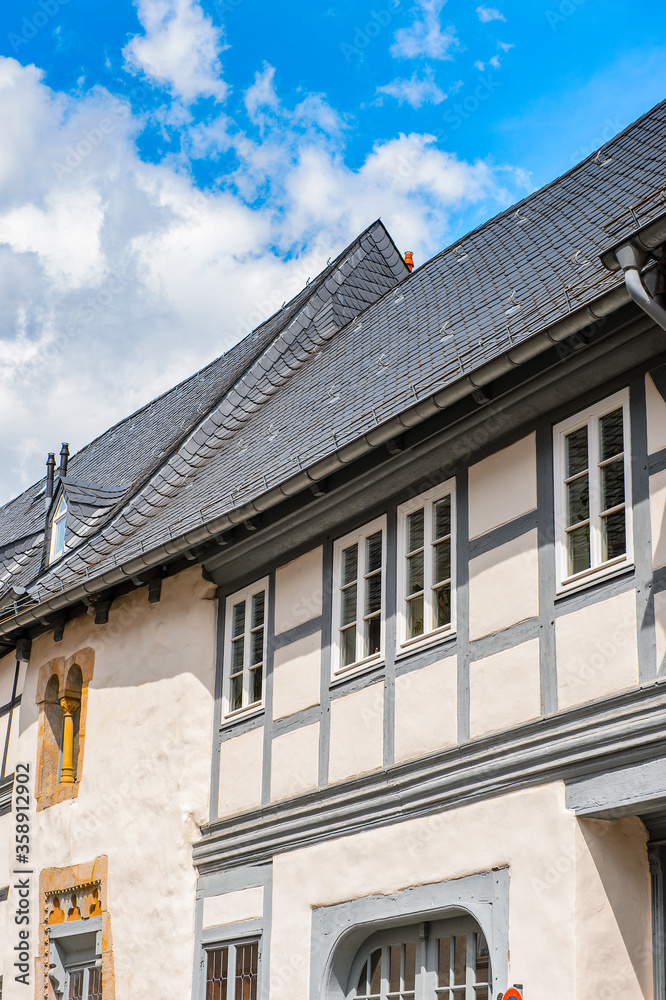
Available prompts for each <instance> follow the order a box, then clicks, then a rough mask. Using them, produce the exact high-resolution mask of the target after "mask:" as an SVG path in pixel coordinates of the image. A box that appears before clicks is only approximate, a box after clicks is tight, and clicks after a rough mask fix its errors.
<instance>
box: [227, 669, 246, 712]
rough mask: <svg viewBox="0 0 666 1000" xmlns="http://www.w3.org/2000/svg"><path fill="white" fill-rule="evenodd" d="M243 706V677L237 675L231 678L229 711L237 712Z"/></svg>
mask: <svg viewBox="0 0 666 1000" xmlns="http://www.w3.org/2000/svg"><path fill="white" fill-rule="evenodd" d="M242 705H243V675H242V674H237V675H236V676H235V677H232V678H231V684H230V691H229V710H230V711H231V712H235V711H236V709H237V708H241V707H242Z"/></svg>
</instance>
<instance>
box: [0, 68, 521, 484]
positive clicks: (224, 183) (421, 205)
mask: <svg viewBox="0 0 666 1000" xmlns="http://www.w3.org/2000/svg"><path fill="white" fill-rule="evenodd" d="M262 72H264V73H265V72H266V71H265V70H264V71H262ZM254 94H255V97H256V103H255V105H254V106H255V108H256V109H259V107H260V106H261V105H260V101H259V94H258V91H255V92H254ZM266 94H268V96H269V97H270V92H269V91H268V90H267V91H266V93H265V95H264V105H263V107H264V109H265V108H266V103H265V101H266V99H267V98H266ZM269 104H270V100H269ZM268 112H270V114H269V113H268ZM268 112H266V111H265V112H264V113H265V123H266V124H265V128H264V132H263V136H262V135H259V134H258V130H257V129H256V128H254V130H253V131H252V132H250V131H243V130H241V129H239V127H238V124H237V123H235V122H233V121H231V120H230V119H228V118H226V117H225V116H223V115H220V117H219V118H218V119H214V120H212V121H210V122H207V123H206V124H205V125H202V124H194V123H191V122H189V123H188V120H187V118H185V119H184V125H183V133H182V134H183V137H184V141H183V147H184V149H185V154H184V156H186V155H191V156H195V155H196V156H204V155H207V153H208V151H213V152H215V151H219V150H222V149H227V150H233V151H234V153H235V155H236V157H237V159H238V163H239V165H238V169H237V170H236V172H235V173H234V174H233V175H228V176H221V177H220V179H219V186H217V187H215V188H214V189H213V190H211V191H209V192H208V193H202V192H201V191H198V190H197V188H196V187H195V186H194V184H193V182H192V179H191V176H190V174H189V172H188V170H187V169H186V167H187V159H186V158H181V159H180V160H178V161H175V160H174V162H173V163H172V162H171V161H166V160H165V161H164V162H163V163H161V164H157V165H155V164H150V163H145V162H143V161H142V160H141V158H140V155H139V153H138V151H137V147H136V143H135V140H136V137H137V135H138V133H139V132H140V130H141V128H142V127H143V124H144V123H143V122H142V121H141V120H140V119H136V118H134V117H133V116H132V115H131V113H130V111H129V108H128V106H127V105H125V104H124V103H123V102H122V101H119V100H117V99H116V98H114V97H113V96H112V95H110V94H109V93H108V92H106V91H105V90H103V89H101V88H98V89H96V90H93V91H91V92H90V93H88V94H85V95H83V96H73V95H65V94H60V93H56V92H54V91H52V90H50V89H49V88H48V87H47V86H46V85H45V84H44V82H43V80H42V79H41V76H40V74H39V72H38V71H37V70H35V68H34V67H23V66H21V65H20V64H19V63H18V62H16V61H15V60H12V59H2V58H0V134H2V135H3V136H4V137H5V139H4V141H3V143H2V144H0V181H1V183H0V501H1V499H6V498H8V497H9V496H12V495H15V494H16V493H18V492H19V491H20V490H21V489H22V488H24V487H25V486H26V485H27V484H28V483H29V482H31V481H33V480H34V479H36V478H37V477H38V476H39V475H41V474H42V472H43V466H44V461H45V459H46V453H47V451H54V450H56V451H57V450H58V448H59V444H60V442H61V441H63V440H68V441H70V443H71V445H72V448H73V449H78V448H80V447H81V446H82V445H83V444H84V443H85V442H86V441H88V440H90V439H91V438H92V437H94V436H95V435H96V434H98V433H100V432H101V431H103V430H104V429H105V428H106V427H108V426H109V425H110V424H112V423H113V422H115V421H116V420H118V419H121V418H122V417H123V416H125V415H127V414H128V413H130V412H131V411H132V410H133V409H134V408H136V407H137V406H139V405H141V404H143V403H145V402H147V401H148V400H149V399H151V398H152V397H153V396H154V395H156V394H157V393H159V392H161V391H163V390H165V389H167V388H169V387H170V386H171V385H173V384H174V383H175V382H176V381H178V380H179V379H181V378H184V377H186V376H187V375H189V374H190V373H191V372H192V371H194V370H196V369H197V368H198V367H200V366H201V365H202V364H204V363H206V362H207V361H208V360H210V359H211V358H213V357H215V356H217V355H219V354H220V353H222V352H223V351H224V350H226V349H227V348H228V347H229V346H231V344H233V343H235V342H236V341H237V340H238V339H239V338H240V336H242V335H243V334H244V333H246V332H248V331H249V330H250V329H252V327H254V326H255V325H257V324H258V323H259V322H261V320H263V319H265V318H266V316H268V315H269V314H270V313H271V312H273V311H274V310H275V309H277V308H279V306H280V305H281V303H282V302H283V301H284V300H285V299H288V298H290V297H291V296H292V295H293V294H295V293H296V292H297V291H298V290H299V289H300V288H301V287H302V285H303V284H304V282H305V280H306V278H308V277H309V276H313V275H315V274H316V273H317V272H318V271H319V270H321V268H322V267H323V266H324V265H325V263H326V259H327V257H328V256H330V255H333V254H335V253H338V252H339V251H340V250H341V249H342V248H343V247H344V246H345V245H346V244H347V243H348V242H350V241H351V240H352V239H353V238H354V237H355V236H356V235H357V234H358V233H359V232H360V231H361V230H362V229H363V228H365V227H366V226H367V225H368V224H369V223H370V222H371V221H372V220H373V219H375V218H377V217H378V216H380V215H381V217H382V218H383V220H384V222H385V224H386V225H387V227H388V228H389V230H390V231H391V233H392V235H393V236H394V238H395V239H396V241H397V243H398V245H399V246H408V245H409V246H410V249H412V250H414V251H415V252H416V254H417V259H419V260H421V261H422V260H424V259H426V258H427V257H428V256H430V255H431V254H432V253H433V252H435V251H436V250H437V249H439V248H440V247H441V246H443V245H444V244H445V243H446V241H447V239H448V238H449V235H450V219H451V218H454V219H455V220H456V225H457V224H458V220H459V218H460V215H461V213H464V211H465V210H466V209H467V208H469V207H470V206H472V207H474V208H475V210H477V209H478V211H479V212H483V213H485V212H487V213H488V214H489V213H490V212H491V211H494V210H496V209H497V208H498V207H503V206H505V205H507V204H510V202H511V201H512V200H513V199H514V198H515V194H516V190H517V188H518V187H519V185H520V183H521V178H520V177H519V176H518V175H517V174H516V172H515V171H514V172H512V171H511V170H510V169H504V168H497V167H495V166H493V165H490V164H486V163H485V162H483V161H479V162H475V163H468V162H466V161H464V160H461V159H459V158H457V157H455V156H453V155H451V154H447V153H444V152H442V151H441V150H438V149H437V146H436V142H435V140H434V137H432V136H427V135H419V134H411V135H400V136H398V137H396V138H394V139H390V140H389V141H385V142H377V143H376V144H375V146H374V147H373V149H372V150H371V151H370V152H369V154H368V155H367V156H366V157H365V159H364V160H363V161H362V162H361V163H360V165H359V166H358V167H356V168H354V169H352V168H351V167H349V166H347V165H346V163H345V160H344V153H345V139H346V129H345V125H346V123H345V122H344V121H343V120H342V119H341V118H340V117H339V116H338V115H337V113H336V112H335V109H333V108H331V107H330V106H329V105H328V104H327V103H326V102H325V100H324V99H323V98H322V97H321V96H320V95H319V96H318V95H309V96H307V95H306V96H305V97H304V98H303V100H302V101H301V102H300V103H299V104H298V105H297V106H296V107H295V108H288V107H285V106H284V104H283V103H282V102H280V101H279V99H278V101H277V107H275V104H273V107H272V108H270V107H269V109H268ZM250 127H251V126H250ZM18 428H20V434H19V433H17V429H18ZM110 474H111V473H110Z"/></svg>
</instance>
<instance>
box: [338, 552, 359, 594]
mask: <svg viewBox="0 0 666 1000" xmlns="http://www.w3.org/2000/svg"><path fill="white" fill-rule="evenodd" d="M357 576H358V545H350V546H349V548H348V549H345V550H344V552H343V553H342V585H343V587H344V585H345V584H346V583H353V581H354V580H355V579H356V577H357Z"/></svg>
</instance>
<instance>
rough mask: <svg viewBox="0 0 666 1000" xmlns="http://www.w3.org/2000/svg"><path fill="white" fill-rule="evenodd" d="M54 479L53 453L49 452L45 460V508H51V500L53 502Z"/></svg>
mask: <svg viewBox="0 0 666 1000" xmlns="http://www.w3.org/2000/svg"><path fill="white" fill-rule="evenodd" d="M54 479H55V454H54V452H52V451H50V452H49V457H48V458H47V459H46V508H47V510H48V508H49V507H50V506H51V500H53V480H54Z"/></svg>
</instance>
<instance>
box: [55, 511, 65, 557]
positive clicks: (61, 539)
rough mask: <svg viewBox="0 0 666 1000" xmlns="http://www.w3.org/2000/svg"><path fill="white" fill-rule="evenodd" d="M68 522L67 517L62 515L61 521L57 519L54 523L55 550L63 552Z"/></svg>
mask: <svg viewBox="0 0 666 1000" xmlns="http://www.w3.org/2000/svg"><path fill="white" fill-rule="evenodd" d="M66 523H67V518H65V517H62V518H61V519H60V520H59V521H56V522H55V523H54V525H53V534H54V541H53V551H54V552H61V551H62V550H63V548H64V547H65V525H66Z"/></svg>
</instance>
